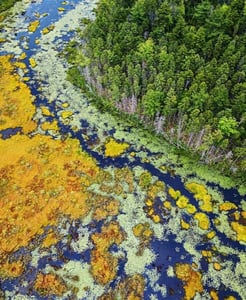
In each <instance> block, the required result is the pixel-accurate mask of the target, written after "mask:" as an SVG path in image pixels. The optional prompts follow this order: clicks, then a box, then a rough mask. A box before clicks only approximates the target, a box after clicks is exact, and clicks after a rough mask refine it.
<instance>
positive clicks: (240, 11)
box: [69, 0, 246, 177]
mask: <svg viewBox="0 0 246 300" xmlns="http://www.w3.org/2000/svg"><path fill="white" fill-rule="evenodd" d="M95 13H96V18H95V20H94V21H89V20H86V23H87V26H86V28H85V30H84V31H83V33H82V39H81V43H77V44H76V45H73V46H74V47H70V50H69V53H70V56H69V59H70V62H73V63H74V65H75V66H76V68H77V69H76V70H75V68H73V69H72V72H70V75H69V76H70V79H71V78H72V77H73V79H72V80H73V81H76V80H77V81H78V80H79V79H78V75H79V74H83V76H84V78H85V79H86V82H87V83H88V84H89V85H90V86H91V87H92V88H94V89H95V90H96V92H97V94H98V95H100V96H102V97H104V98H107V99H110V101H111V103H112V104H113V105H114V106H115V107H117V108H118V109H120V110H122V111H124V112H127V113H129V114H133V115H136V116H137V117H138V118H139V119H140V120H142V121H143V122H144V124H146V125H147V126H150V127H154V128H155V130H156V132H158V133H160V134H162V135H163V136H164V137H166V138H167V139H168V140H169V141H171V142H172V143H174V144H176V145H178V146H179V147H183V148H188V149H190V150H192V151H194V152H196V153H198V154H199V155H200V158H201V160H203V161H205V162H206V163H211V164H217V165H219V167H220V168H222V169H223V170H224V171H233V172H234V173H235V172H237V174H239V173H240V176H241V177H242V173H244V174H245V170H246V142H245V135H246V130H245V124H246V81H245V77H246V50H245V48H246V4H245V1H244V0H232V1H230V0H227V1H213V0H204V1H196V0H193V1H183V0H135V1H130V0H128V1H127V0H101V1H99V4H98V7H97V9H96V10H95ZM82 44H83V45H82ZM75 83H76V82H75ZM83 84H84V83H83Z"/></svg>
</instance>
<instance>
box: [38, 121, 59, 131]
mask: <svg viewBox="0 0 246 300" xmlns="http://www.w3.org/2000/svg"><path fill="white" fill-rule="evenodd" d="M41 128H42V129H43V130H44V131H45V130H54V131H58V130H59V127H58V122H57V121H56V120H54V121H52V122H44V123H42V124H41Z"/></svg>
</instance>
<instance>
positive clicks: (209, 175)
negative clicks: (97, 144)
mask: <svg viewBox="0 0 246 300" xmlns="http://www.w3.org/2000/svg"><path fill="white" fill-rule="evenodd" d="M68 49H69V46H68V48H67V49H66V50H65V53H67V52H70V51H69V50H68ZM76 55H77V54H76V53H75V54H74V57H73V56H72V55H71V53H70V54H69V61H70V63H72V65H73V67H71V68H70V69H69V70H68V76H67V78H68V80H69V81H70V82H71V83H73V84H74V86H76V87H77V88H79V89H80V90H81V92H82V93H83V94H86V96H87V98H88V99H89V100H90V101H91V103H92V104H93V105H94V106H95V107H96V108H97V109H99V111H101V112H102V113H105V112H107V113H110V114H111V115H112V116H113V117H114V118H115V119H116V120H121V122H123V123H125V126H126V127H127V126H130V127H134V130H135V131H136V132H137V131H139V135H140V136H148V139H149V141H151V143H153V141H155V144H156V146H157V145H158V146H157V148H156V149H151V151H160V153H161V152H165V153H167V152H168V157H169V158H168V159H167V160H165V158H164V161H165V163H164V161H163V163H164V164H166V166H165V168H166V170H168V172H174V173H175V174H177V175H180V176H182V177H189V176H198V177H199V178H201V179H202V180H204V181H205V182H207V183H211V184H218V185H220V186H221V187H223V188H226V189H230V188H235V189H238V191H239V192H240V194H241V195H245V194H246V185H245V177H244V175H243V174H242V173H232V172H231V171H230V170H229V168H228V169H225V167H224V166H223V169H221V167H220V165H216V164H212V165H208V164H206V163H205V162H204V161H201V160H200V156H199V154H197V153H194V152H192V151H190V150H189V149H188V148H187V147H183V146H182V145H181V144H179V145H178V144H174V143H172V142H171V141H170V140H167V139H166V138H165V137H164V136H163V134H157V133H156V129H155V128H154V127H153V126H146V123H144V121H141V120H140V119H139V118H138V116H137V115H131V114H128V113H125V112H122V111H121V110H119V109H117V107H115V106H114V105H113V104H112V101H110V100H109V99H107V98H106V97H101V96H99V95H98V94H97V91H96V90H95V89H93V87H92V86H90V85H89V84H88V83H87V82H86V79H85V77H84V76H83V74H82V73H81V72H80V71H79V70H78V69H77V68H76V67H75V66H74V63H73V62H74V61H73V59H74V60H76ZM65 56H66V54H65ZM140 132H141V133H140ZM160 145H161V146H160ZM157 149H158V150H157ZM164 149H165V150H164Z"/></svg>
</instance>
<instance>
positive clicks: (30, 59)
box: [29, 57, 37, 68]
mask: <svg viewBox="0 0 246 300" xmlns="http://www.w3.org/2000/svg"><path fill="white" fill-rule="evenodd" d="M29 63H30V65H31V67H32V68H35V67H36V66H37V63H36V60H35V59H34V58H33V57H31V58H29Z"/></svg>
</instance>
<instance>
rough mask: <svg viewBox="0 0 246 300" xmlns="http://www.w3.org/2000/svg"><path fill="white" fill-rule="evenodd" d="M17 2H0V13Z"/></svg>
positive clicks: (12, 0)
mask: <svg viewBox="0 0 246 300" xmlns="http://www.w3.org/2000/svg"><path fill="white" fill-rule="evenodd" d="M17 1H19V0H1V1H0V13H1V12H3V11H5V10H7V9H8V8H10V7H11V6H13V5H14V4H15V2H17Z"/></svg>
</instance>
